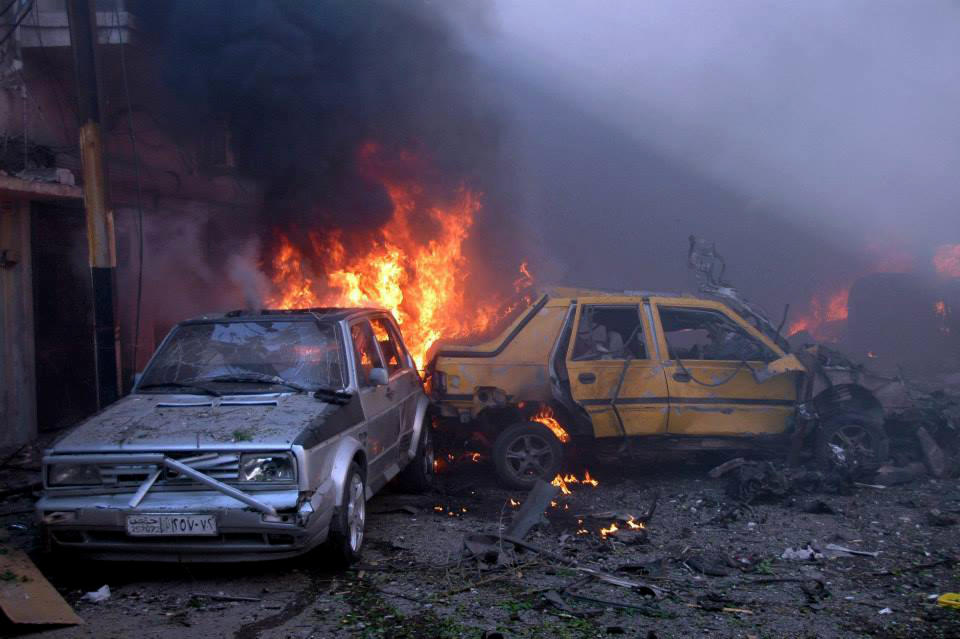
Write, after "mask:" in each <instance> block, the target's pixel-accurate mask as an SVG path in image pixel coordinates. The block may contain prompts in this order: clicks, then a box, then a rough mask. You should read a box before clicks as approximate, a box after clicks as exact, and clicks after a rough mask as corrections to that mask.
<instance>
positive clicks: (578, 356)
mask: <svg viewBox="0 0 960 639" xmlns="http://www.w3.org/2000/svg"><path fill="white" fill-rule="evenodd" d="M646 357H647V350H646V346H645V344H644V338H643V325H642V323H641V321H640V310H639V307H637V306H593V305H586V306H584V307H583V310H582V311H581V313H580V323H579V324H578V325H577V340H576V342H575V343H574V345H573V359H574V361H590V360H606V359H628V358H629V359H645V358H646Z"/></svg>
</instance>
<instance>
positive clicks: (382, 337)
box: [370, 317, 408, 375]
mask: <svg viewBox="0 0 960 639" xmlns="http://www.w3.org/2000/svg"><path fill="white" fill-rule="evenodd" d="M370 324H371V325H372V326H373V333H374V335H375V336H376V338H377V344H379V345H380V352H381V353H383V357H384V359H386V360H387V372H388V373H389V374H390V375H393V374H394V373H396V372H397V371H399V370H401V369H404V368H408V366H407V358H406V357H404V352H403V347H402V346H400V340H399V339H398V338H397V334H396V331H395V330H394V329H393V326H391V325H390V322H388V321H387V320H385V319H383V318H382V317H378V318H374V319H372V320H370Z"/></svg>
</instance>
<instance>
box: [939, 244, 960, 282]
mask: <svg viewBox="0 0 960 639" xmlns="http://www.w3.org/2000/svg"><path fill="white" fill-rule="evenodd" d="M933 267H934V268H935V269H936V270H937V273H939V274H940V275H943V276H944V277H960V244H943V245H941V246H938V247H937V250H936V252H935V253H934V254H933Z"/></svg>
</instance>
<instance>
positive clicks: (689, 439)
mask: <svg viewBox="0 0 960 639" xmlns="http://www.w3.org/2000/svg"><path fill="white" fill-rule="evenodd" d="M691 259H693V258H691ZM721 283H722V281H721V280H718V279H717V278H715V277H708V278H706V281H705V282H703V284H704V285H703V286H701V290H704V289H705V290H706V291H707V292H706V293H703V294H698V295H682V294H661V293H652V292H642V291H626V292H615V293H614V292H603V291H595V290H583V289H579V290H578V289H562V288H561V289H553V290H550V291H548V292H545V293H544V294H543V295H542V296H541V297H539V299H537V300H536V301H535V302H534V303H533V304H531V306H530V307H529V308H527V309H526V310H525V311H524V312H522V313H521V314H520V315H519V316H518V317H516V318H515V320H514V321H513V322H512V323H511V325H510V326H508V327H507V328H506V329H505V330H504V331H503V332H502V333H501V334H500V335H498V336H496V337H495V338H493V339H491V340H489V341H487V342H485V343H482V344H476V345H468V346H465V345H441V346H439V347H438V348H437V349H436V350H435V352H434V353H433V354H432V358H431V361H430V364H429V367H428V371H427V374H428V381H429V385H428V387H429V391H430V395H431V398H432V400H433V403H434V407H435V409H436V411H437V414H438V416H439V418H440V422H441V428H440V432H441V433H444V432H446V433H448V434H449V433H460V432H462V433H463V436H464V437H471V438H472V439H474V440H479V442H480V443H481V444H485V445H486V446H487V447H488V450H489V452H490V454H491V455H492V458H493V463H494V466H495V468H496V472H497V475H498V478H499V479H500V480H501V481H502V482H503V483H504V484H506V485H508V486H512V487H517V488H524V487H529V486H531V485H532V484H533V482H534V481H535V480H536V479H537V478H538V477H542V478H548V479H549V478H551V477H553V476H554V475H555V474H556V473H557V472H559V471H560V469H561V464H562V462H563V459H564V457H565V455H566V453H567V451H568V450H569V449H574V448H583V447H584V446H585V445H589V447H590V448H591V449H592V450H593V451H594V452H599V453H601V454H603V453H606V456H610V455H616V456H621V457H625V456H627V455H629V453H630V452H631V451H634V450H647V451H649V450H651V449H654V448H656V447H665V448H672V449H676V448H680V447H689V448H692V449H695V450H710V449H748V448H756V447H765V446H766V447H773V448H774V449H775V450H776V449H779V450H781V451H787V450H791V451H794V452H797V453H799V452H800V451H802V450H807V451H809V450H811V449H812V451H813V452H814V453H815V454H816V455H817V456H818V457H819V458H820V459H821V460H822V461H827V460H830V459H834V460H837V461H843V460H849V459H857V460H859V461H858V463H878V462H879V461H882V460H883V459H884V458H886V456H887V453H888V448H889V444H888V440H887V436H886V433H885V431H884V429H883V419H884V417H883V416H884V406H883V405H882V403H881V401H880V399H878V396H877V395H876V394H875V393H874V391H876V390H879V391H881V395H882V393H883V391H884V390H885V389H887V387H888V386H889V383H890V382H891V381H892V380H885V379H883V378H870V376H869V375H867V374H865V373H864V374H860V373H859V372H857V371H852V370H851V369H850V368H849V367H835V366H830V362H829V361H827V360H826V359H825V358H824V357H818V353H817V350H816V349H815V348H814V349H809V350H804V351H802V352H800V353H796V354H790V353H789V346H788V345H787V342H786V340H784V339H783V338H782V337H780V335H779V331H778V330H777V328H775V327H774V326H773V325H772V324H771V323H770V322H769V320H767V318H766V316H765V315H764V314H762V313H760V312H758V311H757V310H756V309H755V308H754V307H752V306H751V305H750V304H749V303H748V302H745V301H744V300H742V299H741V298H739V296H738V295H737V294H736V292H735V291H734V290H733V289H732V288H729V287H728V286H720V284H721Z"/></svg>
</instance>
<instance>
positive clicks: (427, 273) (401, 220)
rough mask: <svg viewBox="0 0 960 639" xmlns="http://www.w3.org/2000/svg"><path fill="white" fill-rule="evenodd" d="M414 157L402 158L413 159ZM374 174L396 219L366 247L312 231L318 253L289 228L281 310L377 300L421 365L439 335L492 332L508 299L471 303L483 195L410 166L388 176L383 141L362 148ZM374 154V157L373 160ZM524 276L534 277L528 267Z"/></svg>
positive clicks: (280, 255)
mask: <svg viewBox="0 0 960 639" xmlns="http://www.w3.org/2000/svg"><path fill="white" fill-rule="evenodd" d="M410 159H411V158H410V156H406V155H405V156H403V157H401V158H400V161H401V162H407V163H409V162H410ZM360 160H361V161H362V162H367V163H368V164H365V166H368V167H369V173H370V174H371V177H373V178H374V179H376V180H377V181H379V182H380V183H382V184H383V185H384V187H385V189H386V191H387V194H388V195H389V197H390V200H391V202H392V204H393V215H392V217H391V219H390V220H389V221H388V222H387V223H386V224H385V225H384V226H383V227H381V228H380V229H377V230H376V231H374V232H373V234H372V239H371V240H370V241H369V242H368V243H366V245H365V246H364V248H363V250H362V251H357V250H354V251H348V249H347V245H348V242H347V240H348V239H350V238H344V235H343V232H342V231H339V230H333V231H326V232H320V231H310V232H308V234H307V235H308V238H309V243H310V245H311V253H310V254H308V255H304V253H303V251H302V250H301V249H300V248H298V246H297V245H295V244H294V243H292V242H291V241H290V239H289V237H288V236H287V235H285V234H283V233H279V232H278V234H277V241H278V245H279V248H278V250H277V251H276V254H275V257H274V259H273V262H272V267H273V281H274V284H275V286H276V290H277V292H276V294H275V295H273V296H271V297H270V298H269V299H267V300H266V303H267V305H269V306H271V307H274V308H283V309H288V308H309V307H315V306H374V307H378V308H384V309H387V310H389V311H390V312H391V313H393V316H394V317H395V318H396V319H397V322H398V323H399V324H400V327H401V330H402V331H403V335H404V341H405V343H406V345H407V347H408V348H409V349H410V354H411V356H412V357H413V359H414V361H415V362H416V364H417V367H418V368H422V367H423V365H424V363H425V359H426V354H427V351H428V350H429V348H430V346H431V345H432V344H433V343H434V342H435V341H437V340H438V339H439V338H440V337H445V338H457V337H462V336H466V335H471V334H476V333H482V332H484V331H486V330H488V329H489V328H490V327H491V326H492V325H493V324H494V322H496V320H498V319H499V318H501V317H502V316H503V315H504V314H505V313H506V312H507V310H505V309H503V308H502V307H503V304H502V301H501V300H498V299H494V300H492V301H488V302H486V303H481V304H479V305H478V304H475V303H469V301H468V299H467V297H466V291H467V282H468V281H469V277H470V269H469V265H468V263H467V262H468V260H467V256H466V254H465V252H464V243H465V242H466V240H467V239H468V238H469V236H470V231H471V229H472V227H473V224H474V220H475V218H476V215H477V213H478V212H479V211H480V209H481V200H480V194H479V193H477V192H476V191H473V190H471V189H470V188H468V187H467V186H460V187H459V188H458V189H456V190H455V191H454V192H453V193H452V194H446V195H445V196H437V195H435V194H432V193H428V189H425V188H424V187H423V186H422V185H421V184H419V183H417V182H416V181H415V180H414V179H411V178H410V177H408V176H409V174H410V172H411V171H410V170H409V167H408V166H407V167H404V168H405V169H406V170H404V171H397V173H398V174H402V175H404V177H401V178H398V177H395V176H391V175H387V174H386V173H387V171H385V170H383V166H384V165H385V164H388V163H387V162H385V161H384V160H383V158H382V157H381V149H380V147H379V146H378V145H376V144H372V143H371V144H367V145H365V146H364V147H363V148H362V149H361V151H360ZM371 160H372V161H371ZM521 270H522V272H523V277H522V278H521V279H520V280H518V282H517V285H518V286H520V283H521V282H522V284H523V285H524V286H529V285H530V284H531V283H532V279H531V278H529V273H528V272H527V271H526V263H524V264H523V266H522V269H521Z"/></svg>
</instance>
